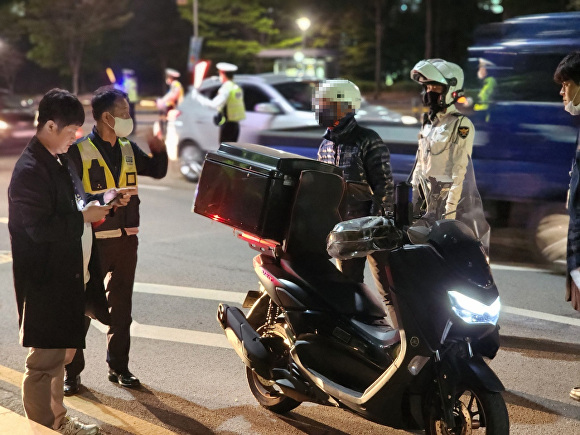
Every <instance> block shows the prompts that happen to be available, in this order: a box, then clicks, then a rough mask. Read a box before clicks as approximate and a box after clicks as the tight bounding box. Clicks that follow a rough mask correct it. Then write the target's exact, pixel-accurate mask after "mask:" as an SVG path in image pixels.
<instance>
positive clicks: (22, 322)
mask: <svg viewBox="0 0 580 435" xmlns="http://www.w3.org/2000/svg"><path fill="white" fill-rule="evenodd" d="M60 160H61V162H62V165H61V164H60V163H59V162H58V161H57V159H56V158H55V157H54V156H53V155H52V154H50V152H49V151H48V150H47V149H46V148H45V147H44V146H43V145H42V144H41V143H40V142H39V141H38V139H37V138H36V137H34V138H33V139H32V140H31V141H30V143H29V144H28V146H27V147H26V149H25V150H24V151H23V153H22V155H21V156H20V158H19V159H18V161H17V163H16V166H15V167H14V171H13V173H12V179H11V181H10V186H9V187H8V216H9V217H8V229H9V232H10V241H11V245H12V258H13V272H14V289H15V291H16V302H17V306H18V322H19V326H20V342H21V344H22V345H23V346H25V347H38V348H49V349H51V348H57V349H58V348H81V347H83V348H84V347H85V330H84V313H85V287H84V280H83V254H82V244H81V236H82V234H83V231H84V228H85V226H84V222H83V216H82V213H81V212H80V211H78V209H77V205H76V201H75V192H74V188H73V182H72V179H71V174H70V173H69V170H68V168H67V165H68V163H69V162H68V159H67V157H66V155H61V156H60ZM70 172H73V173H74V172H75V171H70ZM78 184H80V183H78ZM80 187H81V192H80V194H81V195H82V196H85V194H84V191H82V186H80ZM77 192H78V187H77ZM85 199H86V197H85ZM95 247H96V244H95V243H93V254H92V255H91V262H90V263H89V272H90V274H91V280H90V281H89V283H88V284H87V294H92V295H94V294H97V295H99V301H98V302H97V304H98V305H99V306H101V305H102V304H105V305H104V306H106V300H105V293H104V289H103V281H102V276H101V272H100V268H99V265H98V263H96V262H95V261H98V255H96V254H95V252H94V250H95Z"/></svg>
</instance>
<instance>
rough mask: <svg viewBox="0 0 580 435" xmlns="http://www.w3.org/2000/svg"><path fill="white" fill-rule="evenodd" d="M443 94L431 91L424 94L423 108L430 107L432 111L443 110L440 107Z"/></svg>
mask: <svg viewBox="0 0 580 435" xmlns="http://www.w3.org/2000/svg"><path fill="white" fill-rule="evenodd" d="M440 97H441V94H440V93H439V92H434V91H429V92H423V95H422V98H423V106H425V107H429V108H430V109H431V110H437V109H441V106H440V105H439V98H440Z"/></svg>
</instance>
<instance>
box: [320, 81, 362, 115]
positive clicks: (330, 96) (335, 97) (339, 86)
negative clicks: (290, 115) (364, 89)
mask: <svg viewBox="0 0 580 435" xmlns="http://www.w3.org/2000/svg"><path fill="white" fill-rule="evenodd" d="M323 99H324V100H327V101H334V102H343V103H348V104H349V105H350V107H352V108H353V109H354V110H355V111H356V110H358V109H360V105H361V100H362V98H361V94H360V89H359V88H358V86H357V85H355V84H354V83H352V82H350V81H348V80H346V79H334V80H325V81H324V82H322V83H320V85H318V88H317V89H316V91H315V93H314V98H313V99H312V100H313V101H312V106H313V107H314V109H315V110H319V109H320V101H321V100H323Z"/></svg>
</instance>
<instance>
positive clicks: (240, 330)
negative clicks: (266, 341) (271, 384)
mask: <svg viewBox="0 0 580 435" xmlns="http://www.w3.org/2000/svg"><path fill="white" fill-rule="evenodd" d="M217 319H218V322H219V323H220V325H221V327H222V328H223V329H224V332H225V333H226V337H227V338H228V341H229V342H230V344H231V345H232V347H233V348H234V350H235V351H236V353H237V354H238V356H239V357H240V358H241V360H242V361H243V362H244V364H245V365H246V366H248V367H249V368H251V369H253V370H255V371H256V373H258V374H259V375H260V376H262V377H264V378H267V379H270V378H271V376H272V375H271V371H270V354H269V352H268V350H267V349H266V348H265V347H264V345H263V344H262V342H261V341H260V338H261V337H260V334H258V333H257V332H256V330H255V329H254V328H252V327H251V326H250V324H249V322H248V319H246V316H244V313H242V311H241V310H240V309H239V308H236V307H230V306H229V305H226V304H220V305H219V306H218V312H217Z"/></svg>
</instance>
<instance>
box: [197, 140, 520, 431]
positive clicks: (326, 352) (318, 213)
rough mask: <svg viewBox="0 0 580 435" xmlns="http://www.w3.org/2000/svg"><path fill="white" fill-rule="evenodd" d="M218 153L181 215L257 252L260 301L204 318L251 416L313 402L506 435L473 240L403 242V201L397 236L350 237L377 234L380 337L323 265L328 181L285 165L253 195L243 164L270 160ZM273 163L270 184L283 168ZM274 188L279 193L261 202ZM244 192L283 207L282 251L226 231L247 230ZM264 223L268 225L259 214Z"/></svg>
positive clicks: (360, 288) (490, 321)
mask: <svg viewBox="0 0 580 435" xmlns="http://www.w3.org/2000/svg"><path fill="white" fill-rule="evenodd" d="M223 147H224V146H222V148H223ZM225 148H227V149H224V150H221V151H224V152H223V153H222V154H223V155H218V154H219V152H218V153H217V154H215V155H213V156H212V155H211V153H210V155H208V157H207V159H208V160H209V162H208V160H206V163H205V166H204V170H203V171H202V175H201V179H200V183H199V185H198V191H197V194H196V203H195V207H194V210H195V211H196V212H198V213H201V214H204V215H205V216H208V217H211V218H212V219H214V220H216V221H220V222H223V223H226V224H228V225H231V226H234V227H236V228H238V230H237V231H236V233H237V235H238V237H240V238H242V239H244V240H246V241H248V242H249V243H250V246H251V247H252V248H254V249H256V250H258V251H260V254H259V255H257V256H256V257H255V258H254V261H253V263H254V269H255V271H256V274H257V276H258V279H259V281H260V290H259V291H250V292H249V293H248V295H247V297H246V300H245V302H244V304H243V306H244V307H245V308H250V310H249V312H248V314H247V315H244V313H243V312H242V311H241V310H240V309H238V308H236V307H231V306H228V305H226V304H220V306H219V308H218V314H217V317H218V321H219V323H220V325H221V326H222V327H223V329H224V331H225V333H226V336H227V337H228V339H229V341H230V343H231V344H232V346H233V347H234V349H235V350H236V352H237V353H238V355H239V357H240V358H241V359H242V361H243V362H244V364H245V365H246V376H247V380H248V383H249V386H250V390H251V391H252V394H253V395H254V397H255V398H256V399H257V400H258V402H259V403H260V404H261V405H262V406H263V407H265V408H267V409H269V410H271V411H274V412H277V413H285V412H288V411H290V410H292V409H294V408H295V407H297V406H298V405H299V404H300V403H301V402H315V403H319V404H322V405H329V406H336V407H341V408H344V409H347V410H350V411H352V412H354V413H356V414H359V415H361V416H362V417H364V418H366V419H368V420H371V421H374V422H377V423H380V424H383V425H386V426H390V427H393V428H398V429H408V430H417V429H425V432H426V433H427V434H456V435H458V434H471V433H473V432H474V431H477V430H478V429H480V432H481V433H486V434H494V435H504V434H505V435H507V434H508V433H509V418H508V413H507V409H506V405H505V402H504V400H503V398H502V395H501V392H502V391H503V390H504V387H503V385H502V383H501V382H500V380H499V379H498V378H497V376H496V375H495V374H494V372H493V371H492V370H491V369H490V368H489V366H488V365H487V364H486V362H485V361H484V357H487V358H493V357H494V356H495V354H496V352H497V350H498V348H499V339H498V326H497V320H498V316H499V310H500V301H499V295H498V290H497V288H496V286H495V283H494V281H493V278H492V275H491V270H490V267H489V264H488V262H487V258H486V256H485V253H484V251H483V249H482V246H481V243H480V242H479V241H478V240H477V239H476V238H475V237H474V235H473V232H472V231H471V230H469V228H467V227H466V226H465V225H464V224H462V223H461V222H458V221H454V220H439V221H435V222H434V223H433V224H432V225H429V226H419V227H411V228H409V232H408V236H407V234H406V233H405V232H403V231H401V230H403V229H406V228H405V227H406V225H407V224H408V222H405V220H406V215H407V213H408V210H409V207H408V203H407V199H406V198H408V192H406V191H404V190H403V191H402V192H399V195H398V197H399V199H398V202H397V211H398V216H399V218H398V219H396V222H397V223H396V224H395V222H394V221H392V220H387V219H385V220H384V222H383V224H382V225H381V226H382V228H377V227H376V226H375V227H372V228H363V229H362V230H361V235H363V239H364V237H371V238H372V237H373V236H374V235H377V234H384V233H385V231H384V230H385V226H387V227H388V231H387V232H388V233H389V234H390V237H389V244H390V245H391V246H388V247H389V248H391V250H390V251H389V253H388V263H389V267H388V271H387V273H388V276H389V285H390V292H391V295H392V300H393V304H394V307H395V312H396V315H397V320H398V325H399V329H392V328H391V327H390V326H389V325H388V324H387V322H386V313H385V307H384V305H383V302H382V301H381V299H380V298H379V297H378V294H377V293H376V292H374V291H371V290H370V289H369V288H368V287H367V286H366V285H364V284H358V283H355V282H353V281H350V280H349V279H347V278H346V277H345V276H344V275H342V273H341V272H340V271H339V270H338V269H337V268H336V267H335V266H334V264H333V263H332V262H331V261H330V260H329V257H328V254H327V252H326V238H327V235H328V234H329V233H330V232H331V230H332V229H333V227H334V226H335V225H336V224H337V223H338V222H339V221H340V218H339V215H338V212H337V209H338V206H339V203H340V201H341V198H342V195H343V192H344V183H343V181H342V178H341V177H340V176H339V175H337V174H336V173H333V170H331V169H329V168H327V167H324V166H320V167H318V166H316V167H315V169H314V170H313V169H312V168H311V167H310V166H309V165H311V163H308V162H300V164H301V165H303V166H304V165H305V166H306V167H307V168H306V169H305V170H302V169H300V168H299V166H300V165H297V164H296V162H294V163H293V165H287V166H292V167H293V168H294V169H295V171H294V172H292V171H291V170H290V169H288V171H287V173H285V174H284V175H283V176H281V177H278V178H277V179H276V180H279V181H276V180H274V178H275V177H273V176H272V175H271V176H270V178H269V181H268V182H267V183H266V184H265V185H266V186H267V188H266V189H263V188H257V187H256V186H258V185H260V186H261V184H260V183H262V182H264V179H263V176H264V170H263V163H264V161H265V157H263V156H261V157H256V155H255V154H256V153H257V154H260V153H264V154H267V155H268V156H270V155H271V154H272V152H271V151H265V150H263V149H262V147H257V148H256V146H253V145H252V146H251V147H250V151H251V152H249V151H248V150H247V149H244V146H242V151H241V154H240V153H239V152H238V151H239V150H238V149H236V147H233V146H231V145H228V146H225ZM232 155H235V156H234V157H232ZM286 156H288V155H286ZM278 157H280V156H276V158H278ZM268 158H269V157H268ZM280 158H283V156H282V157H280ZM292 158H295V159H297V158H298V156H292ZM212 159H213V161H212ZM280 162H281V160H279V161H276V165H277V169H276V171H278V172H276V173H278V174H279V173H280V171H281V167H282V166H284V165H283V163H286V162H282V163H280ZM260 165H262V169H260V167H261V166H260ZM319 165H322V164H319ZM241 170H242V172H240V171H241ZM282 172H283V171H282ZM224 173H226V175H224ZM274 173H275V171H271V172H270V174H274ZM272 180H274V181H272ZM244 183H245V185H244ZM280 183H281V184H280ZM278 185H280V186H284V185H285V186H287V187H289V190H288V191H287V192H286V193H285V194H282V193H280V194H279V193H276V194H273V193H272V192H275V191H276V188H275V186H278ZM219 186H222V187H219ZM236 189H243V192H245V194H244V195H242V196H241V198H242V202H243V203H244V204H246V205H245V206H243V205H239V206H236V205H232V202H236V201H239V200H240V191H237V190H236ZM280 189H282V190H280V192H282V191H283V188H282V187H281V188H280ZM402 189H403V188H402ZM248 190H249V191H251V194H250V193H248ZM256 192H260V195H261V199H262V200H265V201H270V200H272V198H273V197H275V198H276V201H287V202H289V203H290V205H289V206H288V209H287V210H288V217H289V219H287V223H286V224H283V225H281V227H280V228H281V233H280V234H283V237H282V236H280V237H277V239H281V241H280V240H276V239H271V238H268V237H263V236H265V235H267V233H268V231H266V229H265V228H266V227H265V225H266V224H265V223H264V222H261V223H256V222H254V220H253V219H252V218H250V221H251V222H250V223H251V224H252V225H253V228H254V229H255V231H254V232H253V233H248V232H247V231H244V230H243V229H241V230H240V229H239V228H240V227H244V226H246V227H247V226H248V225H247V223H248V219H242V218H241V217H240V216H243V213H242V212H241V211H240V210H244V213H246V212H247V205H248V203H247V201H250V200H251V201H254V202H253V204H254V205H256V204H258V203H259V200H258V199H257V197H258V196H260V195H257V194H256ZM276 192H277V191H276ZM405 197H406V198H405ZM224 204H227V207H226V208H224V207H225V206H224ZM236 207H238V208H237V209H236ZM245 207H246V208H245ZM226 209H227V210H226ZM236 210H237V211H236ZM264 210H266V212H265V211H264ZM214 211H216V212H215V213H214ZM226 211H227V212H226ZM218 212H219V213H218ZM236 213H237V214H236ZM240 213H242V214H240ZM264 213H265V214H266V215H267V216H278V218H279V219H280V216H281V214H280V213H274V212H273V211H272V210H271V209H267V208H264V207H262V209H261V211H260V216H262V217H263V216H264ZM343 227H344V225H343ZM346 228H348V226H346ZM397 228H398V229H397ZM260 232H262V233H261V234H259V235H256V234H258V233H260ZM396 233H398V234H399V239H398V243H393V240H394V239H393V237H392V235H393V234H396ZM336 234H338V235H340V228H339V229H338V230H337V229H336V228H335V235H336ZM343 236H344V240H349V239H352V234H346V233H345V234H343ZM375 248H376V246H375ZM373 249H374V248H373ZM476 433H478V432H476Z"/></svg>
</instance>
